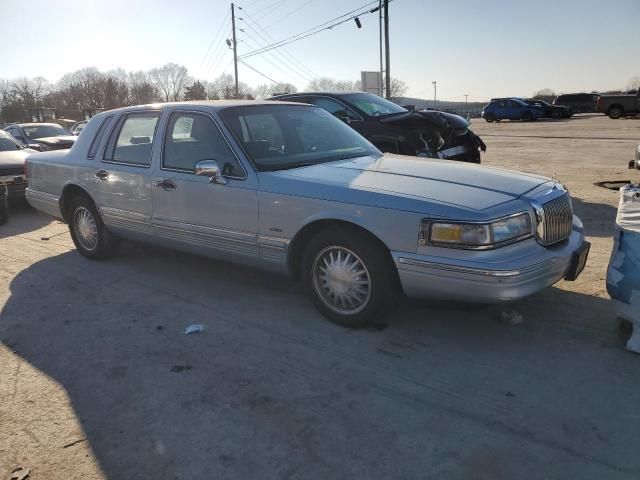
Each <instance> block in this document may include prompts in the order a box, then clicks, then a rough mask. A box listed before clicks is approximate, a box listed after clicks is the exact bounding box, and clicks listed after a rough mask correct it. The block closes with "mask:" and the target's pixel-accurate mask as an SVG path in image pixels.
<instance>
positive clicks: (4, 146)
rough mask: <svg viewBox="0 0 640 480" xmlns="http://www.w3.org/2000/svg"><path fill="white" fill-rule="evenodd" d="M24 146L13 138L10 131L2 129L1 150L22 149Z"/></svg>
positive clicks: (0, 133)
mask: <svg viewBox="0 0 640 480" xmlns="http://www.w3.org/2000/svg"><path fill="white" fill-rule="evenodd" d="M23 148H24V147H23V146H22V145H20V144H19V143H18V142H17V141H16V140H14V139H13V137H11V136H10V135H9V134H8V133H6V132H3V131H0V152H9V151H12V150H22V149H23Z"/></svg>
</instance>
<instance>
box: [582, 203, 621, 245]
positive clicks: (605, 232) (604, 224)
mask: <svg viewBox="0 0 640 480" xmlns="http://www.w3.org/2000/svg"><path fill="white" fill-rule="evenodd" d="M571 202H572V203H573V212H574V213H575V214H576V215H577V216H578V217H580V220H582V223H583V224H584V230H585V234H586V235H587V236H590V237H613V233H614V231H615V226H616V216H617V214H618V209H617V207H614V206H612V205H609V204H608V203H597V202H589V201H586V200H584V199H582V198H580V197H575V196H573V197H571Z"/></svg>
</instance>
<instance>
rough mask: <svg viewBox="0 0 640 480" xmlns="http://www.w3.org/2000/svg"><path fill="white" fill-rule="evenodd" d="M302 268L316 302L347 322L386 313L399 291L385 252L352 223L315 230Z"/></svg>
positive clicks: (369, 320) (357, 323)
mask: <svg viewBox="0 0 640 480" xmlns="http://www.w3.org/2000/svg"><path fill="white" fill-rule="evenodd" d="M302 269H303V270H302V278H303V282H304V286H305V290H306V291H307V293H308V295H309V296H310V297H311V300H312V301H313V303H314V305H315V307H316V308H317V309H318V310H319V311H320V313H322V314H323V315H324V316H325V317H327V318H328V319H329V320H331V321H333V322H335V323H338V324H340V325H343V326H345V327H350V328H359V327H364V326H366V325H369V324H371V323H372V322H374V321H375V320H380V319H382V318H384V316H385V315H386V314H387V313H388V312H389V309H390V308H391V307H392V306H393V304H394V303H395V300H396V299H397V296H398V293H399V287H398V281H397V273H396V271H395V267H394V265H393V263H392V260H391V257H390V256H389V252H388V251H386V250H385V249H384V247H383V246H382V245H380V244H378V242H376V241H375V240H374V239H371V238H368V237H367V236H365V235H364V234H362V233H361V232H358V231H356V230H353V229H350V228H340V227H336V228H331V229H328V230H324V231H322V232H320V233H319V234H318V235H316V236H315V237H314V238H313V239H312V240H311V242H309V245H307V247H306V249H305V252H304V256H303V260H302Z"/></svg>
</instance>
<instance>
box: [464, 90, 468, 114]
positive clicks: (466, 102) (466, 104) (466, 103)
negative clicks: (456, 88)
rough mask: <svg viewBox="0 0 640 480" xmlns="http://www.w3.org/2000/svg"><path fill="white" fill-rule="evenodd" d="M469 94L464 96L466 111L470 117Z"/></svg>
mask: <svg viewBox="0 0 640 480" xmlns="http://www.w3.org/2000/svg"><path fill="white" fill-rule="evenodd" d="M468 100H469V94H468V93H465V94H464V109H465V110H466V111H467V115H469V102H468Z"/></svg>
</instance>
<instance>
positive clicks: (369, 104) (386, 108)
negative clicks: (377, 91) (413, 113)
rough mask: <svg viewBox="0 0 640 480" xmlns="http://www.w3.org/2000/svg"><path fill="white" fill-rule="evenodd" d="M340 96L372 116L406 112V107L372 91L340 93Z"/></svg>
mask: <svg viewBox="0 0 640 480" xmlns="http://www.w3.org/2000/svg"><path fill="white" fill-rule="evenodd" d="M341 98H344V99H345V100H346V101H347V102H350V103H351V104H353V105H354V106H356V107H358V108H359V109H360V110H362V111H363V112H364V113H366V114H367V115H369V116H372V117H379V116H382V115H393V114H396V113H405V112H408V110H407V109H406V108H404V107H401V106H400V105H396V104H395V103H393V102H390V101H389V100H385V99H384V98H381V97H379V96H377V95H374V94H373V93H348V94H346V95H341Z"/></svg>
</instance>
